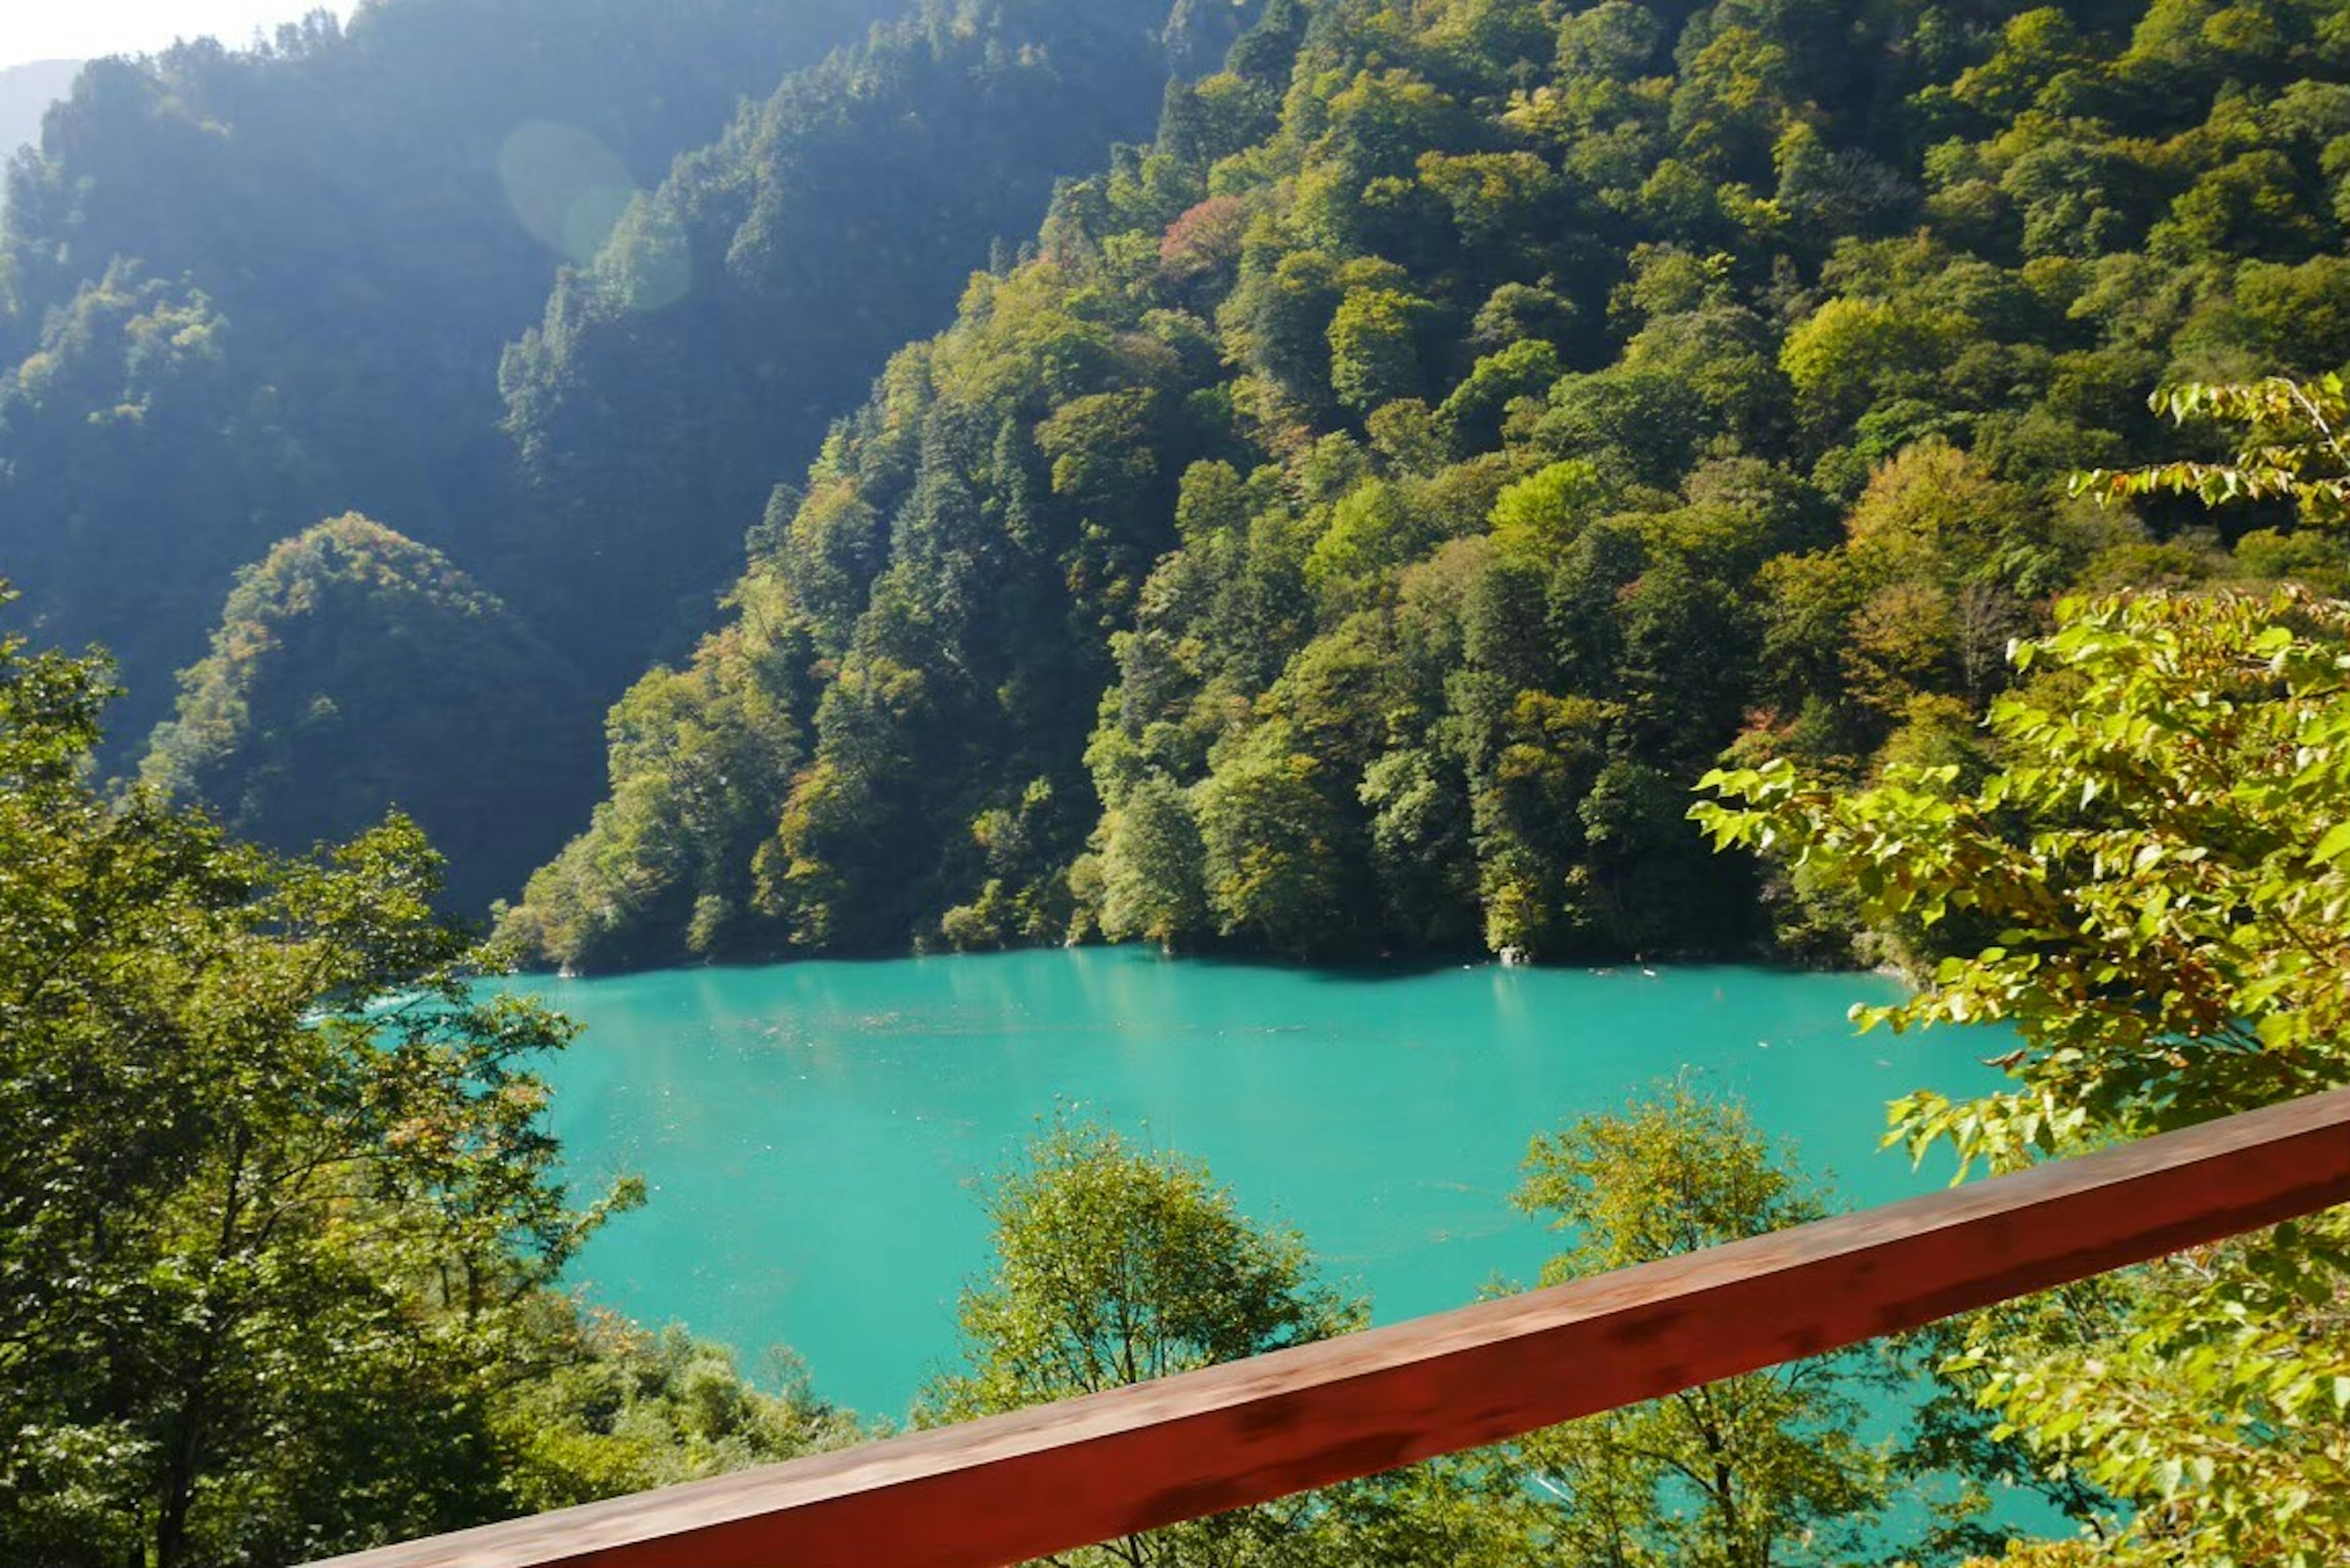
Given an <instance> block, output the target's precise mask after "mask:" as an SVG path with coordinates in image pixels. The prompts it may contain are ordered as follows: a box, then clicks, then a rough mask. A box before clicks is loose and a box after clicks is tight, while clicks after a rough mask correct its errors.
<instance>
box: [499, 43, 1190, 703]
mask: <svg viewBox="0 0 2350 1568" xmlns="http://www.w3.org/2000/svg"><path fill="white" fill-rule="evenodd" d="M1228 9H1229V8H1228ZM1168 16H1169V12H1168V0H1091V3H1089V4H1086V5H1073V4H1069V3H1067V0H927V3H926V4H924V5H922V6H921V8H920V12H919V14H918V15H916V16H913V17H911V18H910V19H908V20H906V21H905V22H902V23H899V24H898V25H896V26H890V27H887V28H883V29H880V30H878V31H877V32H876V33H875V35H874V36H873V37H872V38H871V39H870V40H869V41H868V43H867V44H866V45H865V46H864V47H861V48H858V49H856V50H852V51H848V52H846V53H844V54H841V55H838V56H837V57H834V58H832V59H830V60H827V61H826V62H825V63H824V64H823V65H822V66H820V67H817V68H816V69H815V70H812V71H809V72H807V73H806V74H805V75H803V76H799V77H795V78H793V79H791V80H789V81H787V82H785V84H784V86H783V87H782V88H781V89H780V90H779V91H777V92H776V93H775V96H774V97H773V98H771V99H768V100H767V101H766V102H764V104H761V105H758V106H756V107H755V108H749V109H745V110H744V111H743V113H742V114H741V115H740V116H738V117H737V119H736V120H735V122H734V124H733V126H732V127H731V128H730V129H729V130H728V131H727V133H726V134H725V135H724V136H723V138H721V139H720V140H718V142H717V143H716V144H715V145H713V146H712V147H709V148H707V149H705V150H703V151H700V152H697V153H694V154H693V155H691V157H688V158H686V159H683V160H681V161H680V163H679V164H678V167H677V169H676V171H674V172H673V173H672V174H671V176H670V178H669V180H668V181H667V182H664V183H663V184H662V185H661V187H660V189H659V190H658V191H656V192H653V193H652V194H651V196H650V198H649V199H648V200H647V201H646V202H644V203H643V205H641V206H640V207H639V208H638V209H636V210H634V211H632V212H631V213H629V215H628V217H627V218H626V219H625V220H624V221H623V222H622V223H621V224H620V226H619V230H618V231H617V232H616V233H615V234H613V236H612V240H611V243H610V244H609V245H608V246H607V247H606V248H605V250H604V252H603V254H601V255H599V256H598V257H597V258H596V260H595V263H594V265H591V266H587V267H585V268H581V269H579V270H577V271H568V272H567V273H566V274H565V275H564V276H563V279H562V281H561V283H560V284H559V285H558V286H556V291H555V296H554V298H553V299H552V300H551V301H549V303H548V305H547V307H546V319H545V321H544V323H543V324H542V325H541V326H540V327H537V328H536V329H535V330H533V331H532V332H530V333H529V334H527V335H526V336H525V337H523V339H522V341H520V342H519V343H517V344H516V345H515V347H514V348H512V349H511V351H509V353H508V354H507V355H506V358H505V364H504V371H503V373H502V376H501V384H502V386H503V387H504V393H505V399H506V409H507V426H508V429H509V431H510V432H511V433H512V435H513V436H514V438H515V442H516V445H517V449H518V452H519V458H520V463H521V476H522V481H523V493H522V494H521V496H520V498H519V499H518V502H517V504H515V507H514V508H513V509H512V510H511V511H510V512H509V513H508V514H506V516H505V518H504V522H503V532H502V533H501V535H500V545H501V546H502V547H503V548H504V550H505V551H506V552H508V553H510V555H511V556H512V557H513V558H512V559H510V560H509V561H508V562H507V563H506V567H507V569H506V570H505V571H504V576H503V579H502V580H504V581H508V582H511V583H512V584H513V585H514V587H513V590H512V591H513V593H514V595H515V597H516V598H517V600H518V601H519V602H523V603H526V604H530V605H532V606H535V607H537V608H538V610H539V612H540V618H542V619H543V620H544V622H545V623H546V624H547V625H548V626H549V627H550V628H552V629H553V632H554V635H556V637H557V638H558V639H562V640H563V641H564V644H565V646H567V647H568V648H570V649H573V650H574V651H575V652H576V654H577V657H578V658H579V659H580V660H581V661H582V663H583V664H584V665H585V666H586V667H587V668H588V670H590V672H591V674H592V675H593V676H594V678H595V679H596V680H598V683H599V684H600V685H602V686H604V687H605V689H606V691H607V692H608V694H609V693H617V692H618V691H619V690H620V689H622V688H623V687H624V686H625V685H626V684H627V682H628V681H629V680H631V679H633V678H634V677H635V676H636V675H638V674H639V673H641V672H642V670H643V669H644V667H645V665H646V664H647V662H649V661H650V659H651V658H652V657H653V656H654V655H655V653H656V652H659V651H662V650H664V649H670V650H674V651H678V652H683V651H687V650H689V649H691V638H692V636H693V634H694V633H696V632H698V631H700V630H702V629H703V628H705V626H706V625H707V622H708V619H709V616H708V606H709V604H710V599H711V595H712V592H713V591H714V590H715V589H716V588H718V587H721V586H723V584H724V583H726V582H727V581H728V580H729V579H731V578H732V577H733V576H735V574H736V573H738V572H739V571H740V570H741V569H742V565H743V534H744V531H745V530H746V528H747V527H748V526H749V525H750V524H753V523H755V522H756V521H757V520H758V518H759V515H760V513H761V511H762V509H763V508H764V506H765V505H766V504H767V502H768V498H769V496H770V494H771V493H772V492H773V491H774V490H775V486H776V484H777V483H779V482H781V481H784V480H786V479H790V478H793V477H795V475H796V473H797V472H799V470H800V469H801V468H802V467H803V466H804V465H805V464H806V461H807V459H808V458H809V457H810V456H812V455H813V454H814V452H815V451H816V446H817V444H818V442H819V441H821V440H822V439H823V435H824V431H825V430H826V428H827V426H828V425H829V424H830V422H831V421H832V420H833V419H834V418H835V417H837V415H838V414H839V413H840V412H842V411H843V410H846V409H847V408H849V407H851V406H853V405H854V403H855V402H856V401H857V400H858V398H859V397H860V396H861V395H862V394H863V392H864V390H865V389H866V388H867V387H868V385H869V384H870V383H871V380H872V378H873V375H874V373H875V372H876V371H877V370H878V369H879V368H880V367H881V365H882V363H883V362H884V361H885V360H886V358H888V356H889V354H890V353H891V352H892V351H894V350H895V349H897V348H899V347H900V346H901V345H903V344H904V343H905V342H906V340H907V339H908V338H909V337H913V336H915V335H917V334H918V333H920V332H922V331H926V330H928V329H930V328H931V327H935V326H937V325H939V324H940V323H942V322H944V321H946V320H948V319H949V318H951V316H952V314H953V310H954V303H955V299H956V297H957V296H958V295H960V294H961V292H962V286H963V283H964V281H965V280H966V279H967V278H968V277H969V276H970V275H971V273H972V269H973V268H974V267H975V266H978V265H983V263H984V262H985V261H986V260H987V257H988V253H989V246H990V244H991V242H993V241H995V240H998V239H1000V238H1003V237H1005V236H1015V237H1016V236H1017V235H1018V234H1024V233H1026V232H1027V231H1028V230H1029V229H1031V228H1033V226H1034V224H1035V220H1036V218H1037V217H1038V216H1039V215H1041V214H1042V213H1043V212H1044V210H1045V202H1046V200H1047V198H1048V197H1049V196H1050V195H1051V194H1052V190H1053V184H1054V182H1055V179H1056V178H1057V177H1060V176H1065V175H1074V174H1081V173H1084V172H1087V171H1090V170H1091V169H1093V168H1094V167H1095V166H1097V164H1098V163H1099V162H1100V161H1101V160H1102V158H1103V157H1104V156H1105V155H1106V154H1107V151H1108V149H1109V147H1110V145H1111V144H1112V143H1113V142H1115V141H1117V140H1121V139H1129V140H1130V139H1132V138H1135V137H1139V136H1143V135H1147V134H1149V130H1150V128H1151V126H1152V124H1153V123H1154V122H1155V120H1156V119H1157V114H1158V107H1159V96H1160V89H1161V88H1162V87H1163V85H1164V83H1165V81H1166V79H1167V73H1168V55H1167V50H1166V47H1164V46H1163V45H1162V43H1161V41H1160V30H1161V27H1162V26H1163V25H1164V24H1165V23H1166V22H1167V20H1168ZM1198 26H1200V24H1191V28H1192V29H1194V30H1196V28H1197V27H1198Z"/></svg>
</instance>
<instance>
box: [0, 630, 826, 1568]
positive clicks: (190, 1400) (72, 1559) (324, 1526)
mask: <svg viewBox="0 0 2350 1568" xmlns="http://www.w3.org/2000/svg"><path fill="white" fill-rule="evenodd" d="M109 695H110V691H109V686H108V683H107V670H106V669H105V667H104V666H103V665H102V664H101V663H99V661H97V660H95V659H68V658H65V657H62V656H60V655H57V654H33V653H29V652H27V651H26V647H25V644H24V643H23V641H22V639H17V638H15V637H8V638H5V639H0V1128H5V1129H6V1136H5V1137H0V1372H5V1376H0V1557H5V1558H6V1559H7V1560H8V1561H11V1562H20V1563H43V1564H55V1565H57V1568H83V1565H89V1568H98V1565H100V1564H104V1565H107V1568H115V1565H119V1564H120V1563H124V1562H136V1563H148V1564H151V1565H152V1568H211V1565H214V1564H219V1565H222V1568H226V1565H228V1564H233V1563H264V1564H266V1563H286V1562H293V1561H302V1560H307V1559H309V1558H312V1557H315V1556H317V1555H319V1554H321V1553H331V1552H335V1551H338V1550H341V1549H345V1548H352V1549H356V1548H359V1547H364V1546H369V1545H375V1544H380V1543H382V1542H385V1541H387V1540H391V1539H397V1538H400V1537H403V1536H409V1535H417V1534H425V1533H432V1532H439V1531H444V1530H450V1529H455V1528H459V1527H462V1526H463V1525H467V1524H472V1523H479V1522H484V1521H488V1520H491V1519H495V1518H500V1517H504V1516H505V1515H507V1514H510V1513H512V1512H514V1511H516V1510H517V1509H518V1508H527V1507H535V1506H542V1505H546V1504H549V1503H552V1502H556V1501H578V1500H581V1499H584V1498H586V1497H590V1496H600V1495H605V1494H607V1493H608V1492H609V1491H612V1490H626V1489H628V1488H629V1487H632V1486H635V1485H639V1484H645V1478H648V1477H653V1478H658V1479H675V1478H678V1477H681V1476H683V1475H688V1474H700V1473H707V1472H708V1471H710V1470H712V1469H720V1468H725V1467H727V1466H730V1465H733V1464H739V1463H745V1462H750V1461H751V1460H754V1459H769V1458H777V1457H781V1456H782V1455H784V1454H785V1453H792V1452H799V1451H803V1450H804V1449H806V1448H809V1447H812V1446H816V1445H819V1444H822V1443H827V1442H834V1441H838V1440H841V1439H842V1438H844V1437H845V1436H846V1435H847V1432H848V1431H849V1430H850V1429H851V1428H850V1424H849V1423H847V1421H845V1420H844V1419H842V1418H840V1417H837V1415H836V1414H835V1413H833V1412H830V1411H828V1410H826V1409H825V1408H824V1407H821V1406H819V1405H817V1404H816V1402H815V1401H813V1400H812V1399H808V1398H806V1397H805V1394H804V1392H803V1393H801V1394H799V1395H795V1396H792V1397H785V1398H780V1399H768V1398H766V1397H762V1396H755V1395H754V1394H752V1393H751V1392H750V1391H749V1390H747V1389H745V1388H743V1386H742V1385H741V1380H740V1379H739V1378H737V1377H735V1376H733V1372H732V1368H731V1366H727V1365H725V1364H723V1363H721V1364H720V1365H718V1366H714V1367H713V1366H705V1367H704V1368H703V1370H702V1371H700V1372H698V1373H693V1374H691V1376H686V1378H685V1380H686V1381H688V1382H691V1383H692V1384H693V1385H694V1387H695V1389H696V1390H698V1392H697V1393H696V1394H695V1395H694V1397H695V1398H698V1399H700V1400H702V1402H703V1403H705V1404H710V1403H712V1402H716V1403H718V1404H729V1402H731V1405H730V1407H738V1408H739V1409H741V1410H742V1411H743V1412H746V1413H747V1414H745V1415H744V1417H743V1419H742V1420H740V1421H738V1422H736V1423H734V1424H733V1426H731V1427H728V1428H726V1430H725V1431H723V1432H720V1431H718V1430H717V1429H716V1428H708V1429H707V1430H704V1429H702V1428H692V1429H691V1430H689V1428H690V1426H691V1423H685V1424H681V1423H679V1422H670V1423H668V1424H666V1425H663V1424H656V1423H652V1422H650V1419H648V1420H646V1421H639V1422H638V1423H636V1425H635V1427H634V1429H633V1430H631V1431H629V1433H627V1434H625V1435H623V1436H619V1437H618V1438H615V1440H613V1441H611V1442H605V1441H602V1440H601V1439H602V1438H607V1437H612V1436H613V1428H612V1426H611V1423H610V1420H609V1419H608V1417H611V1416H612V1415H613V1412H612V1411H611V1410H610V1408H609V1407H601V1408H599V1404H600V1402H599V1399H598V1397H597V1396H596V1395H595V1393H594V1390H593V1386H594V1385H596V1384H597V1383H598V1382H599V1381H601V1382H603V1383H605V1384H609V1383H611V1382H613V1381H615V1380H625V1379H627V1378H629V1377H630V1376H632V1372H631V1369H630V1366H629V1364H630V1363H631V1362H632V1361H635V1360H639V1359H640V1358H639V1353H638V1352H637V1351H636V1350H635V1349H633V1348H631V1347H630V1345H629V1343H628V1336H627V1335H626V1334H624V1333H623V1332H622V1331H620V1330H619V1329H617V1328H612V1327H608V1326H604V1325H598V1324H595V1323H593V1322H591V1321H589V1320H587V1319H584V1318H583V1317H582V1315H581V1314H580V1313H579V1311H578V1309H577V1306H576V1305H575V1304H574V1303H573V1302H572V1301H571V1300H570V1298H569V1297H568V1296H567V1295H566V1294H564V1293H561V1292H560V1291H558V1290H556V1289H555V1288H553V1287H554V1282H555V1279H556V1274H557V1272H558V1271H559V1270H560V1269H561V1268H562V1266H563V1265H564V1263H565V1262H567V1260H568V1259H570V1258H571V1257H572V1256H573V1255H574V1254H575V1253H576V1251H577V1248H578V1246H579V1244H580V1242H581V1241H583V1240H584V1239H585V1238H586V1237H587V1234H588V1233H589V1232H590V1231H592V1230H593V1229H594V1228H595V1226H596V1224H597V1223H598V1220H599V1219H600V1218H601V1216H602V1215H603V1214H605V1213H607V1212H608V1211H610V1210H612V1209H613V1208H615V1207H618V1206H623V1205H626V1204H629V1203H633V1202H635V1201H636V1200H637V1199H638V1197H639V1192H640V1189H639V1187H638V1185H637V1184H635V1183H633V1182H624V1183H621V1184H619V1186H617V1187H616V1188H615V1189H612V1190H611V1191H610V1192H608V1194H606V1195H605V1196H603V1197H602V1198H600V1199H598V1200H596V1201H595V1202H593V1203H592V1204H590V1205H588V1206H587V1208H585V1209H582V1208H578V1207H576V1206H575V1205H574V1204H573V1203H572V1201H571V1199H570V1196H569V1194H568V1193H567V1189H566V1188H565V1186H564V1184H563V1182H562V1180H561V1179H560V1176H559V1173H558V1167H557V1156H558V1153H559V1151H558V1149H557V1147H556V1144H555V1142H554V1140H553V1139H552V1138H551V1137H549V1136H548V1135H547V1133H546V1128H545V1126H544V1122H543V1118H542V1112H543V1111H544V1109H545V1106H546V1088H545V1086H544V1085H542V1084H541V1083H540V1082H539V1080H538V1079H537V1078H536V1077H535V1076H533V1075H532V1074H531V1072H530V1066H531V1063H532V1060H533V1058H534V1057H535V1056H536V1055H537V1054H540V1053H543V1052H546V1051H550V1050H553V1049H556V1048H558V1047H560V1046H561V1045H563V1044H565V1043H566V1042H567V1040H568V1039H569V1037H570V1034H571V1029H570V1026H569V1025H568V1024H567V1023H566V1022H565V1021H564V1020H562V1019H561V1018H559V1017H557V1016H556V1015H554V1014H552V1013H549V1012H546V1010H544V1009H543V1008H541V1007H539V1006H537V1005H536V1004H535V1003H534V1002H530V1001H528V1000H526V999H523V998H519V997H516V996H513V995H509V994H506V993H504V992H501V991H498V990H494V989H490V988H484V987H483V986H481V985H480V984H479V983H478V981H479V979H480V976H481V974H482V972H483V969H484V965H485V964H488V963H490V962H492V961H493V955H491V954H488V953H485V952H484V951H482V950H479V949H477V948H475V947H474V946H473V941H472V940H471V939H470V938H469V937H467V936H466V935H465V934H464V933H463V931H461V930H460V929H456V928H454V927H452V926H450V925H448V924H445V923H443V922H442V920H441V919H439V918H437V917H436V916H435V915H434V913H433V899H434V897H435V894H436V893H437V891H438V882H439V863H438V860H437V858H436V857H434V856H433V854H432V850H431V849H430V847H429V846H427V845H426V843H425V841H424V839H423V836H422V835H421V833H420V832H419V831H418V830H417V828H416V827H415V826H413V825H412V824H411V823H409V822H407V821H405V820H404V819H400V818H393V819H391V820H390V821H389V822H387V823H385V824H384V825H383V826H380V827H377V828H375V829H373V830H372V831H369V832H368V833H365V834H362V835H360V836H358V837H356V838H354V839H352V840H350V841H348V843H345V844H342V845H339V846H329V847H324V848H320V849H318V850H317V851H314V852H313V853H312V854H311V855H309V856H307V857H284V856H279V855H276V854H273V853H271V852H269V851H267V850H265V849H261V848H258V847H255V846H250V845H245V844H240V843H237V842H235V841H234V840H233V839H231V838H230V837H229V836H227V834H226V833H225V832H224V829H223V828H222V826H220V825H219V824H218V823H217V822H216V821H214V820H213V819H212V818H210V817H208V816H205V815H202V814H200V813H197V812H194V811H191V810H187V809H184V808H174V807H172V806H171V805H168V804H167V803H165V802H164V801H163V800H162V799H161V797H160V796H159V795H157V794H155V793H153V792H152V791H150V790H146V789H141V788H132V789H130V790H129V791H128V792H127V793H124V794H121V795H120V796H119V797H117V798H109V797H108V796H106V795H104V794H100V793H99V791H98V790H97V789H95V788H94V787H93V786H92V784H91V783H90V781H89V768H88V762H89V757H90V753H91V752H92V750H93V748H94V747H95V745H96V742H97V738H98V734H99V724H100V722H101V717H102V713H103V710H104V706H105V703H106V701H107V700H108V698H109ZM676 1354H677V1355H679V1356H680V1357H689V1356H690V1357H691V1358H692V1359H695V1360H698V1361H700V1362H703V1363H707V1362H708V1361H709V1359H710V1353H709V1350H708V1347H706V1346H687V1345H683V1344H682V1342H680V1343H679V1345H677V1346H676ZM681 1376H683V1374H682V1373H681ZM643 1386H650V1385H643ZM566 1433H569V1434H571V1437H570V1438H567V1437H566V1436H565V1435H564V1434H566ZM572 1438H577V1441H573V1440H571V1439H572ZM704 1438H708V1439H709V1440H707V1441H705V1440H704Z"/></svg>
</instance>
